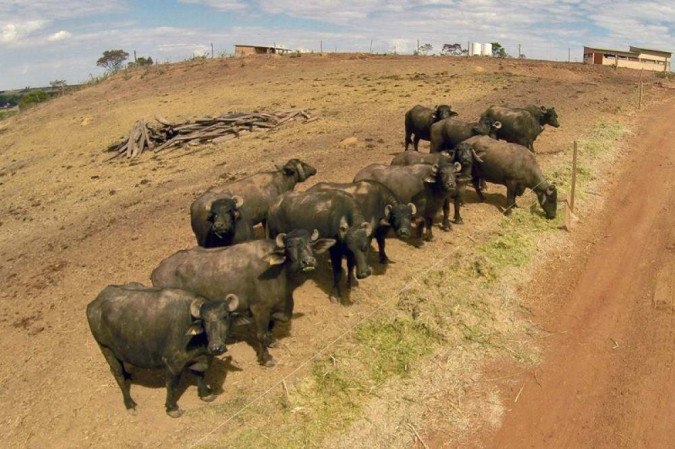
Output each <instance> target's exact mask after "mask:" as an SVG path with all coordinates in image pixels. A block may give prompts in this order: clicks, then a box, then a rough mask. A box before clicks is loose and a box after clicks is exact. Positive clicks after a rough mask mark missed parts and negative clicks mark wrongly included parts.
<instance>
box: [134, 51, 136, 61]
mask: <svg viewBox="0 0 675 449" xmlns="http://www.w3.org/2000/svg"><path fill="white" fill-rule="evenodd" d="M134 62H136V50H134Z"/></svg>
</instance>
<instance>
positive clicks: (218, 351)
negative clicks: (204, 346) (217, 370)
mask: <svg viewBox="0 0 675 449" xmlns="http://www.w3.org/2000/svg"><path fill="white" fill-rule="evenodd" d="M210 350H211V353H213V354H215V355H220V354H222V353H224V352H225V346H223V345H217V346H211V348H210Z"/></svg>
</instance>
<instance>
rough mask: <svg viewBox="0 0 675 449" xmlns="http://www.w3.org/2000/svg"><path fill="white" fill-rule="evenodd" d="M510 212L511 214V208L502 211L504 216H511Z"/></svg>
mask: <svg viewBox="0 0 675 449" xmlns="http://www.w3.org/2000/svg"><path fill="white" fill-rule="evenodd" d="M512 212H513V208H512V207H509V208H507V209H506V210H505V211H504V215H511V213H512Z"/></svg>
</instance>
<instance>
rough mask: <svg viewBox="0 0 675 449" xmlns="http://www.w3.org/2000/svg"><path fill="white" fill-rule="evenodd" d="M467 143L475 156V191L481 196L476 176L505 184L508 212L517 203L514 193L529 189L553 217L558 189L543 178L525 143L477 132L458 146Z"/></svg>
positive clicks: (481, 197)
mask: <svg viewBox="0 0 675 449" xmlns="http://www.w3.org/2000/svg"><path fill="white" fill-rule="evenodd" d="M462 146H465V147H470V149H471V150H472V151H473V152H475V154H476V156H477V159H478V160H477V161H475V162H474V164H473V184H474V187H475V188H476V193H478V196H479V197H480V199H481V200H484V197H483V193H482V192H481V190H480V187H479V182H478V179H485V180H486V181H488V182H492V183H495V184H502V185H505V186H506V210H505V211H504V213H505V214H507V215H508V214H510V213H511V209H512V208H514V207H517V206H516V197H517V196H521V195H522V194H523V193H524V192H525V188H529V189H532V190H533V191H534V192H535V193H536V195H537V199H538V200H539V204H540V205H541V207H542V209H544V213H545V214H546V218H548V219H553V218H555V215H556V208H557V201H558V199H557V196H558V195H557V190H556V187H555V185H554V184H549V183H548V182H547V181H546V178H544V175H543V173H542V172H541V169H540V168H539V164H537V160H536V158H535V157H534V154H532V153H531V152H530V151H529V150H528V149H527V148H526V147H524V146H522V145H518V144H515V143H509V142H504V141H500V140H494V139H491V138H489V137H486V136H476V137H472V138H470V139H467V140H465V141H464V142H462V143H461V144H460V147H462Z"/></svg>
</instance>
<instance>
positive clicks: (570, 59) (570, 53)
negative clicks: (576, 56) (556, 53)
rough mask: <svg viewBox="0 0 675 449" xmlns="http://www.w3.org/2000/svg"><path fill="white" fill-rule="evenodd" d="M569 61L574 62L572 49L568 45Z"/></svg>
mask: <svg viewBox="0 0 675 449" xmlns="http://www.w3.org/2000/svg"><path fill="white" fill-rule="evenodd" d="M567 62H572V50H571V49H570V48H569V47H567Z"/></svg>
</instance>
